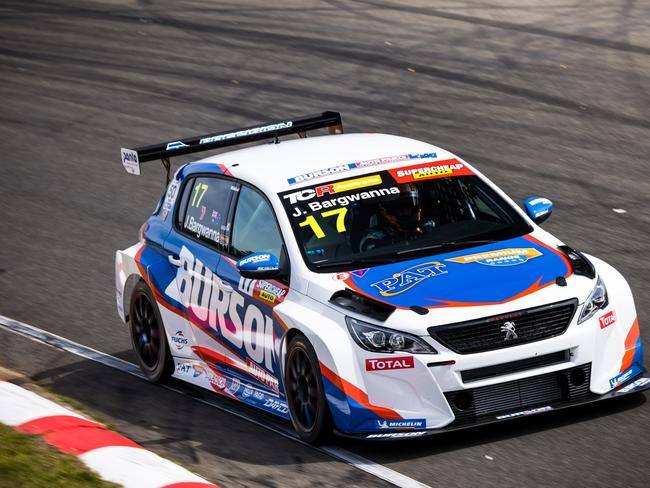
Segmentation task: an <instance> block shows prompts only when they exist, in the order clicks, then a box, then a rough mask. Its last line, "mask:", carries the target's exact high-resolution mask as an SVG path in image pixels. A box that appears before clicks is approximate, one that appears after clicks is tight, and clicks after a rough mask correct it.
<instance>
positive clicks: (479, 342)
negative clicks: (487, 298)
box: [428, 298, 578, 354]
mask: <svg viewBox="0 0 650 488" xmlns="http://www.w3.org/2000/svg"><path fill="white" fill-rule="evenodd" d="M577 305H578V300H576V299H575V298H574V299H571V300H565V301H563V302H557V303H552V304H550V305H543V306H541V307H535V308H529V309H525V310H518V311H515V312H509V313H506V314H502V315H494V316H492V317H484V318H481V319H477V320H469V321H467V322H459V323H456V324H449V325H438V326H434V327H429V329H428V331H429V334H430V335H431V337H433V338H434V339H435V340H436V341H438V342H440V343H441V344H442V345H444V346H446V347H448V348H449V349H451V350H452V351H454V352H457V353H459V354H468V353H474V352H483V351H491V350H494V349H502V348H504V347H511V346H517V345H519V344H525V343H527V342H534V341H540V340H542V339H548V338H549V337H554V336H558V335H561V334H563V333H564V331H566V329H567V327H569V324H570V323H571V319H572V318H573V314H574V313H575V311H576V307H577ZM506 324H508V325H506ZM507 328H510V329H514V330H511V332H510V333H509V332H508V330H507ZM515 334H516V336H515Z"/></svg>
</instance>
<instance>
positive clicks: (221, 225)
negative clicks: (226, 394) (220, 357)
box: [165, 176, 239, 357]
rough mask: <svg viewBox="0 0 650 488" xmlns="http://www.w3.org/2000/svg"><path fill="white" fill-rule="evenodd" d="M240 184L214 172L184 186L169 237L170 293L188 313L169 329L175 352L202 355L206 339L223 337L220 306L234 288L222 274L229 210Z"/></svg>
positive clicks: (170, 340)
mask: <svg viewBox="0 0 650 488" xmlns="http://www.w3.org/2000/svg"><path fill="white" fill-rule="evenodd" d="M238 189H239V186H238V185H236V184H235V183H233V182H232V181H231V180H227V179H223V178H219V177H213V176H196V177H191V178H190V179H188V181H187V182H186V183H185V185H184V186H183V189H182V194H181V198H180V199H179V203H178V211H177V212H176V214H175V216H174V218H175V222H174V225H173V228H172V230H171V232H170V234H169V236H168V237H167V240H166V242H165V249H166V251H167V252H168V260H169V263H170V264H171V265H172V266H174V268H175V278H174V279H173V280H172V281H170V283H169V286H168V287H167V290H166V293H167V295H168V296H170V297H171V298H172V299H173V302H176V303H177V304H178V305H179V310H178V311H177V312H180V314H181V315H182V316H184V327H183V326H181V325H180V324H179V325H178V327H172V328H170V330H167V334H168V336H169V344H170V349H171V352H172V354H173V355H174V356H181V357H196V355H199V356H200V353H201V350H200V349H199V348H198V347H200V346H201V344H205V343H206V342H207V343H209V342H210V338H211V337H214V338H219V337H220V331H219V324H218V321H217V316H216V314H215V313H214V310H215V308H216V304H217V302H218V300H219V298H220V296H221V295H222V294H223V293H229V292H230V291H232V290H229V286H228V285H226V284H225V283H222V282H221V280H219V278H218V276H217V274H216V273H217V268H218V265H219V261H220V260H221V254H220V252H221V251H222V250H223V249H224V246H225V244H226V243H227V240H228V231H229V229H228V226H227V224H226V223H227V221H228V211H229V209H230V204H231V202H232V199H233V195H234V194H235V193H236V190H238ZM173 302H172V303H173ZM176 315H179V313H177V314H176ZM175 323H177V324H178V323H179V322H178V320H177V321H176V322H175ZM172 329H173V330H172Z"/></svg>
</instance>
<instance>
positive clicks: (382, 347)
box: [345, 317, 438, 354]
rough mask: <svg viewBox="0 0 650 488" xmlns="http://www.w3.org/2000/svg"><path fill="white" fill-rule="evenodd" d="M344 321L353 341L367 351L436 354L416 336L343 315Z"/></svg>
mask: <svg viewBox="0 0 650 488" xmlns="http://www.w3.org/2000/svg"><path fill="white" fill-rule="evenodd" d="M345 321H346V322H347V324H348V330H349V331H350V335H351V336H352V338H353V339H354V342H356V343H357V344H359V346H361V347H362V348H364V349H367V350H368V351H373V352H389V353H390V352H396V351H403V352H411V353H414V354H438V351H436V350H435V349H434V348H433V347H431V346H430V345H429V344H427V343H426V342H425V341H423V340H422V339H420V338H419V337H417V336H414V335H411V334H406V333H404V332H399V331H396V330H391V329H386V328H384V327H379V326H377V325H374V324H369V323H367V322H363V321H361V320H357V319H353V318H352V317H345Z"/></svg>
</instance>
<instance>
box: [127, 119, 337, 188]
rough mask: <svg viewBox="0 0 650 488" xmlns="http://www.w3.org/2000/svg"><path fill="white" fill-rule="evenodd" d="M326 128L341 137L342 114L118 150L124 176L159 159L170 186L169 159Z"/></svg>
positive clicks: (293, 120) (286, 121) (137, 171)
mask: <svg viewBox="0 0 650 488" xmlns="http://www.w3.org/2000/svg"><path fill="white" fill-rule="evenodd" d="M325 127H329V128H330V129H329V132H330V134H340V133H342V132H343V124H342V122H341V114H340V113H338V112H323V113H320V114H317V115H307V116H304V117H298V118H295V119H291V120H283V121H279V122H269V123H267V124H262V125H253V126H250V127H244V128H243V129H234V130H229V131H226V132H219V133H216V134H205V135H202V136H194V137H188V138H186V139H180V140H175V141H171V142H162V143H160V144H152V145H150V146H142V147H137V148H135V149H127V148H124V147H123V148H122V150H121V153H122V165H123V166H124V169H126V172H127V173H130V174H134V175H139V174H140V163H144V162H147V161H154V160H156V159H160V160H161V161H162V163H163V165H164V167H165V169H166V170H167V183H169V170H170V162H169V158H171V157H174V156H182V155H183V154H192V153H196V152H202V151H209V150H210V149H217V148H221V147H228V146H235V145H237V144H246V143H248V142H254V141H261V140H264V139H275V142H276V143H277V142H278V138H279V137H281V136H286V135H289V134H298V135H299V136H300V137H305V136H306V132H307V131H310V130H315V129H321V128H325Z"/></svg>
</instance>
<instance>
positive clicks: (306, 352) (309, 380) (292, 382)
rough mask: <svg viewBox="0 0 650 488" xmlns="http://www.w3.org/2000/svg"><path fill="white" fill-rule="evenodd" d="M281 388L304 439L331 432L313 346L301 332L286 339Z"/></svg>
mask: <svg viewBox="0 0 650 488" xmlns="http://www.w3.org/2000/svg"><path fill="white" fill-rule="evenodd" d="M285 387H286V388H285V390H286V392H287V403H288V405H289V411H290V412H291V421H292V423H293V426H294V428H295V429H296V432H297V433H298V435H299V436H300V437H301V438H302V439H303V440H305V441H307V442H310V443H317V442H321V441H323V440H325V439H327V438H328V437H329V436H330V435H331V433H332V416H331V413H330V410H329V406H328V404H327V399H326V398H325V389H324V387H323V378H322V376H321V374H320V367H319V363H318V358H317V357H316V352H315V351H314V348H313V347H312V345H311V344H310V343H309V341H308V340H307V338H306V337H305V336H303V335H297V336H296V337H294V338H293V339H291V341H290V342H289V347H288V349H287V363H286V367H285Z"/></svg>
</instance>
